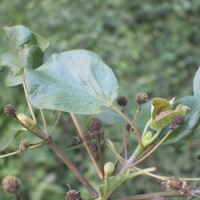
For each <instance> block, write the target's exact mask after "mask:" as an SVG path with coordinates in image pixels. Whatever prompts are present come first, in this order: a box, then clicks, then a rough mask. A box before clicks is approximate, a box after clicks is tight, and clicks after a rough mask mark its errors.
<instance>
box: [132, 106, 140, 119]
mask: <svg viewBox="0 0 200 200" xmlns="http://www.w3.org/2000/svg"><path fill="white" fill-rule="evenodd" d="M140 110H141V105H140V104H139V103H137V108H136V111H135V114H134V117H133V123H135V121H136V119H137V117H138V115H139V112H140Z"/></svg>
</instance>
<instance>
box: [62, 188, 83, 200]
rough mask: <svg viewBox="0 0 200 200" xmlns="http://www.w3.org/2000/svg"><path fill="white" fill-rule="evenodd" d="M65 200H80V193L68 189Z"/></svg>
mask: <svg viewBox="0 0 200 200" xmlns="http://www.w3.org/2000/svg"><path fill="white" fill-rule="evenodd" d="M65 200H81V196H80V192H77V191H76V190H71V189H70V190H69V191H68V192H66V195H65Z"/></svg>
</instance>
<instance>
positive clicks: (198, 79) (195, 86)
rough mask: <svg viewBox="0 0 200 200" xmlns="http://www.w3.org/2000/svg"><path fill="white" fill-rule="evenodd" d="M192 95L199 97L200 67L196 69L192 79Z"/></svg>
mask: <svg viewBox="0 0 200 200" xmlns="http://www.w3.org/2000/svg"><path fill="white" fill-rule="evenodd" d="M193 90H194V96H196V97H198V98H200V68H199V69H198V70H197V72H196V74H195V77H194V81H193Z"/></svg>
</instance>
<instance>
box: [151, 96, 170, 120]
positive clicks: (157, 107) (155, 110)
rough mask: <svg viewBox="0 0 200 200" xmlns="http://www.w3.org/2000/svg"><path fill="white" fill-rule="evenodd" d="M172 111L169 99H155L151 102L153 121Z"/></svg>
mask: <svg viewBox="0 0 200 200" xmlns="http://www.w3.org/2000/svg"><path fill="white" fill-rule="evenodd" d="M167 110H170V102H169V101H168V100H167V99H162V98H154V99H152V100H151V119H152V120H153V119H155V118H156V116H157V115H159V114H160V113H161V112H164V111H167Z"/></svg>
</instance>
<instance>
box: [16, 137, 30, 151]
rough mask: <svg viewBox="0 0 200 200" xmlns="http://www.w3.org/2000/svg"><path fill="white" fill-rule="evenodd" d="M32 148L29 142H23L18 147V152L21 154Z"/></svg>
mask: <svg viewBox="0 0 200 200" xmlns="http://www.w3.org/2000/svg"><path fill="white" fill-rule="evenodd" d="M30 146H31V143H30V142H29V141H27V140H22V141H21V142H20V143H19V146H18V148H17V149H18V151H19V152H24V151H25V150H27V149H28V148H29V147H30Z"/></svg>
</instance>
